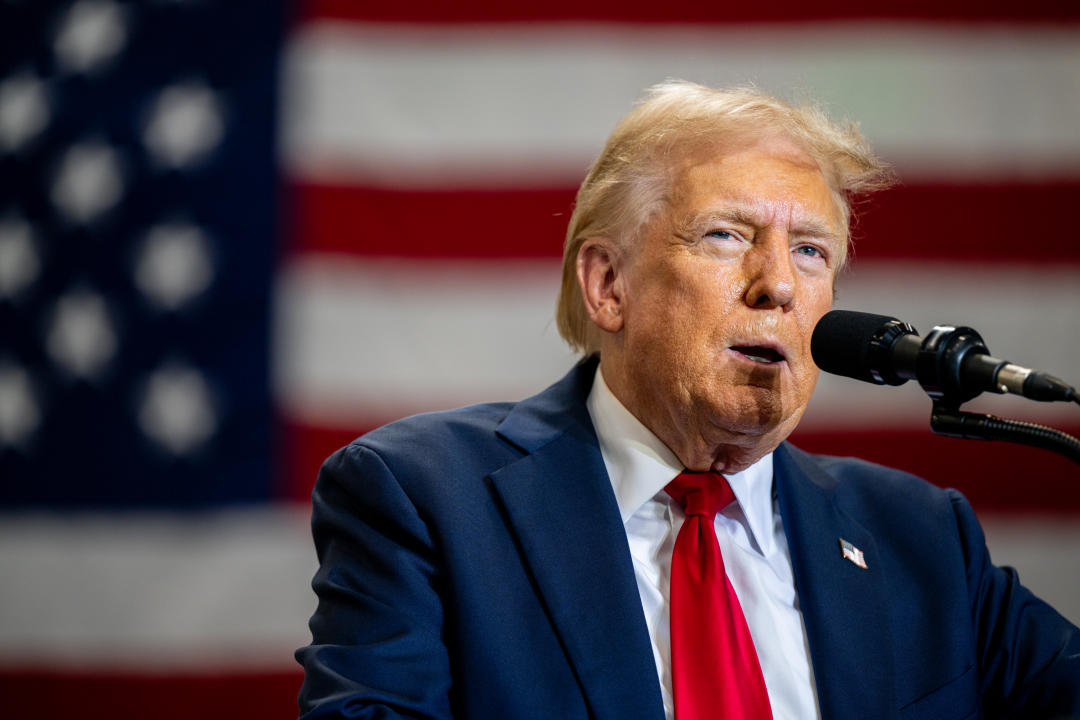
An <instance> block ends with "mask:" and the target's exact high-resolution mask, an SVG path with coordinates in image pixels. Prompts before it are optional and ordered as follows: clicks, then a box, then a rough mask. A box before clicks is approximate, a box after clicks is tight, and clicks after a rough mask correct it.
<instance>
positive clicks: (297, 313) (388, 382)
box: [275, 253, 1080, 429]
mask: <svg viewBox="0 0 1080 720" xmlns="http://www.w3.org/2000/svg"><path fill="white" fill-rule="evenodd" d="M558 285H559V269H558V262H557V261H554V260H552V261H536V262H496V261H491V262H479V263H466V262H435V261H416V260H412V261H401V260H383V259H374V258H360V257H350V258H342V257H339V256H331V255H319V254H315V253H311V254H306V255H304V256H301V257H300V258H298V259H296V260H294V261H293V262H292V263H290V264H289V265H288V266H287V267H286V268H285V271H284V273H283V277H282V283H281V285H280V286H279V288H280V296H279V298H278V301H277V303H276V305H277V308H278V317H277V326H276V331H275V336H276V337H277V338H279V340H280V342H279V347H278V348H277V352H276V357H277V358H278V361H279V365H278V368H277V379H276V387H277V392H278V394H279V400H280V402H281V405H282V406H283V407H284V408H286V409H287V410H288V413H289V415H290V416H291V417H293V418H295V419H298V420H306V421H309V422H312V423H313V424H316V425H320V426H334V425H341V426H343V427H349V426H358V427H364V426H365V424H366V423H370V422H379V423H381V422H385V421H387V420H390V419H393V418H396V417H400V416H402V415H406V414H411V413H413V412H420V411H424V410H436V409H445V408H450V407H456V406H458V405H464V404H468V403H473V402H481V401H489V400H516V399H520V398H522V397H525V396H527V395H530V394H532V393H535V392H537V391H539V390H541V389H543V388H544V387H546V386H547V385H548V384H550V383H551V382H553V381H554V380H556V379H557V378H559V377H560V376H561V375H562V374H563V373H564V372H566V370H567V369H568V368H569V367H570V366H571V365H572V364H573V362H574V359H575V358H574V356H573V355H572V354H571V353H570V351H569V349H568V348H567V347H566V346H565V344H564V343H563V342H562V340H561V339H560V338H559V337H558V334H557V332H556V330H555V327H554V307H555V294H556V292H557V289H558ZM837 307H842V308H846V309H856V310H863V311H867V312H879V313H882V314H887V315H894V316H897V317H899V318H900V319H902V320H906V321H908V322H910V323H912V324H913V325H915V327H916V328H917V329H918V330H919V331H920V332H921V333H923V334H925V333H927V332H929V331H930V329H931V328H932V327H933V326H934V325H945V324H951V325H967V326H970V327H973V328H975V329H976V330H977V331H978V332H980V333H981V334H982V335H983V338H984V339H985V340H986V342H987V346H988V347H989V348H990V350H991V352H992V353H993V354H994V355H995V356H997V357H1002V358H1005V359H1008V360H1011V361H1013V362H1016V363H1018V364H1022V365H1025V366H1030V367H1034V368H1037V369H1040V370H1045V371H1047V372H1050V373H1053V374H1056V375H1060V376H1061V377H1063V378H1065V379H1066V380H1069V379H1071V380H1072V381H1073V382H1080V377H1076V370H1075V358H1077V357H1080V314H1078V313H1077V312H1076V308H1077V307H1080V278H1078V277H1077V273H1076V271H1075V270H1072V269H1068V268H1067V269H1056V268H1048V267H1037V268H1036V267H1023V266H1021V267H1013V266H983V267H978V266H970V265H968V266H964V267H963V269H962V270H960V268H959V266H957V265H949V264H940V265H935V264H926V263H923V264H914V263H912V264H895V263H871V262H866V263H862V264H859V263H856V265H855V267H854V268H853V270H852V272H851V274H850V275H849V276H847V277H845V278H844V279H843V280H842V282H841V285H840V295H839V301H838V303H837ZM990 400H991V401H992V402H993V403H997V405H996V407H999V408H1001V407H1004V408H1005V409H999V410H998V412H1000V413H1001V414H1005V415H1009V414H1013V415H1017V414H1019V415H1020V416H1030V414H1031V413H1035V415H1034V418H1035V419H1041V420H1043V421H1044V422H1054V421H1055V419H1057V420H1061V419H1068V418H1070V417H1071V415H1070V412H1071V411H1070V410H1069V406H1064V405H1060V404H1059V405H1043V404H1035V403H1031V402H1029V401H1026V400H1022V399H1016V398H999V397H996V396H995V397H993V398H991V399H990ZM1001 403H1005V404H1004V405H1001ZM973 407H974V406H973ZM885 408H887V409H888V411H887V412H885ZM928 408H929V405H928V401H927V398H926V396H925V395H924V394H923V393H922V391H921V390H919V389H918V388H917V387H914V383H909V384H908V385H906V386H904V387H901V388H895V389H894V388H876V387H873V386H871V385H867V384H864V383H860V382H857V381H854V380H845V379H839V378H837V379H833V378H823V380H822V382H821V384H820V386H819V389H818V393H817V394H816V396H815V399H814V401H813V403H812V404H811V409H810V410H809V411H808V413H807V417H806V418H805V419H804V427H809V428H823V427H829V428H837V429H839V428H843V427H849V428H864V429H865V428H866V427H867V426H877V427H882V428H888V427H897V426H907V427H912V426H916V427H923V426H925V424H926V421H927V418H928ZM1073 414H1074V413H1073Z"/></svg>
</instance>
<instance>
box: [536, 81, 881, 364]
mask: <svg viewBox="0 0 1080 720" xmlns="http://www.w3.org/2000/svg"><path fill="white" fill-rule="evenodd" d="M770 135H780V136H783V137H786V138H788V139H790V140H791V141H793V142H794V143H796V145H798V146H799V147H800V148H801V149H803V150H804V151H805V152H806V153H807V154H808V155H810V157H812V158H813V159H814V160H815V161H816V162H817V164H818V167H819V168H820V169H821V172H822V174H823V175H824V177H825V181H826V182H827V183H828V185H829V188H830V190H831V191H832V195H833V200H834V202H835V203H836V206H837V209H838V210H839V212H840V218H841V224H842V228H841V229H842V231H843V233H844V235H845V237H846V236H847V234H848V232H849V226H850V217H851V206H850V202H851V198H852V196H854V195H856V194H859V193H864V192H870V191H873V190H877V189H881V188H883V187H887V186H888V185H889V184H890V183H891V179H892V178H891V174H890V173H889V171H888V170H887V169H886V167H885V165H884V164H883V163H882V162H881V161H880V160H878V158H877V157H876V156H875V155H874V153H873V151H871V149H870V146H869V144H868V143H867V141H866V139H865V138H864V137H863V136H862V134H861V133H860V132H859V129H858V127H857V126H856V125H855V124H853V123H849V122H844V123H834V122H832V121H831V120H829V118H828V117H827V116H826V115H825V113H824V112H822V111H821V110H820V109H819V108H817V107H816V106H812V105H806V106H800V107H796V106H793V105H790V104H788V103H786V102H784V101H782V100H779V99H777V98H775V97H772V96H770V95H768V94H766V93H764V92H762V91H760V90H758V89H756V88H752V87H741V88H734V89H728V90H715V89H713V88H709V87H705V86H704V85H698V84H695V83H690V82H685V81H682V80H669V81H667V82H664V83H661V84H659V85H655V86H653V87H651V88H649V89H648V90H646V92H645V94H644V96H643V97H642V99H641V101H640V102H639V103H638V106H637V107H636V108H635V109H634V110H633V111H632V112H630V113H629V114H628V115H627V116H626V117H625V118H623V120H622V121H621V122H620V123H619V124H618V125H617V126H616V127H615V130H614V131H613V132H612V134H611V137H610V138H608V141H607V145H605V146H604V150H603V152H601V153H600V156H599V157H598V158H597V159H596V161H595V162H594V163H593V165H592V167H591V168H590V170H589V173H588V175H587V176H586V177H585V181H584V182H582V184H581V188H580V189H579V190H578V193H577V200H576V202H575V206H574V213H573V215H572V216H571V217H570V225H569V227H568V228H567V231H566V244H565V245H564V248H563V268H562V287H561V289H560V292H559V300H558V306H557V309H556V322H557V324H558V328H559V334H560V335H562V337H563V339H565V340H566V341H567V342H568V343H569V344H570V346H571V347H573V348H574V349H576V350H579V351H581V352H583V353H586V354H588V353H593V352H596V351H598V350H599V336H598V334H597V331H596V329H595V327H594V326H593V324H592V322H591V321H590V320H589V317H588V315H587V314H586V312H585V304H584V300H583V298H582V295H581V288H580V287H579V286H578V279H577V256H578V250H579V249H580V248H581V245H582V243H583V242H585V240H586V239H587V238H590V237H598V236H603V237H608V238H610V239H612V240H613V241H615V242H617V243H619V244H620V245H621V246H623V247H624V248H627V249H629V248H631V247H632V245H633V244H634V243H635V242H636V241H637V240H638V239H639V238H640V236H641V233H642V232H643V231H644V229H645V228H646V227H647V226H648V224H649V222H650V221H651V220H652V219H653V218H654V217H655V216H656V215H657V213H658V212H659V211H660V209H661V207H662V206H663V204H664V203H665V201H667V200H669V199H670V194H671V193H672V191H673V189H674V187H673V186H674V183H675V182H676V180H677V177H678V174H679V172H680V170H681V168H682V165H683V163H684V162H685V160H686V159H687V158H688V156H690V155H692V154H694V153H696V152H698V151H701V150H703V149H705V148H706V147H708V146H715V145H718V144H721V143H724V142H730V141H734V140H741V139H747V138H760V137H765V136H770ZM845 246H846V243H845Z"/></svg>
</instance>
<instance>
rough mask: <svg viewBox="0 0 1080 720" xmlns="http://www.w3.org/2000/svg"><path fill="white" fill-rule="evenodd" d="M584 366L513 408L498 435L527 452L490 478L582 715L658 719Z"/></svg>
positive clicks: (641, 621)
mask: <svg viewBox="0 0 1080 720" xmlns="http://www.w3.org/2000/svg"><path fill="white" fill-rule="evenodd" d="M594 368H595V365H594V364H585V365H583V366H579V367H578V368H577V369H576V370H575V371H574V372H573V373H571V375H570V376H568V377H567V379H566V380H564V381H563V382H562V383H559V384H558V385H556V386H554V387H553V388H552V390H550V391H549V392H547V393H544V394H542V395H540V396H537V398H533V399H531V400H529V401H526V402H525V403H522V404H519V405H518V406H517V407H516V408H515V410H514V412H513V413H512V414H511V415H510V416H509V417H508V418H507V420H506V421H505V422H504V423H503V425H502V426H501V427H500V429H499V434H500V435H502V436H503V437H504V438H506V439H508V440H510V441H511V442H514V443H515V444H518V445H519V446H520V447H522V449H523V450H525V451H527V452H528V454H527V455H525V456H524V457H522V458H521V459H519V460H517V461H516V462H514V463H511V464H510V465H507V466H505V467H503V468H502V469H500V470H499V471H497V472H495V473H493V474H492V476H491V479H492V482H493V485H494V488H495V490H496V492H497V493H498V495H499V498H500V500H501V501H502V503H503V506H504V507H505V509H506V515H507V518H508V520H509V523H510V525H511V528H512V530H513V532H514V533H515V535H516V537H517V539H518V542H519V544H520V547H521V551H522V554H523V555H524V556H525V560H526V562H527V564H528V566H529V569H530V570H531V572H532V575H533V577H534V579H535V581H536V586H537V588H538V590H539V593H540V595H541V596H542V597H543V600H544V603H545V605H546V607H547V609H548V613H549V614H550V617H551V622H552V624H553V625H554V626H555V629H556V632H557V633H558V634H559V637H560V639H561V641H562V645H563V647H564V648H565V650H566V654H567V657H568V658H569V661H570V664H571V665H572V667H573V668H574V671H575V673H576V675H577V678H578V680H579V682H580V683H581V688H582V692H583V693H584V695H585V697H586V699H587V702H588V704H589V706H590V709H591V711H592V715H593V716H594V717H596V718H598V719H604V718H610V719H612V720H614V719H615V718H628V717H645V718H648V717H655V718H662V717H663V714H664V709H663V703H662V700H661V695H660V683H659V680H658V678H657V674H656V665H655V662H654V660H653V654H652V644H651V641H650V639H649V634H648V629H647V627H646V625H645V617H644V614H643V612H642V609H641V599H640V597H639V596H638V591H637V584H636V581H635V579H634V570H633V565H632V560H631V558H630V551H629V547H628V546H627V542H626V532H625V529H624V528H623V524H622V519H621V518H620V516H619V511H618V507H617V505H616V502H615V496H614V493H613V492H612V490H611V484H610V481H609V480H608V477H607V471H606V469H605V468H604V463H603V458H602V456H601V454H600V449H599V446H598V444H597V441H596V436H595V433H594V431H593V429H592V424H591V422H590V421H589V420H588V411H587V410H586V409H585V405H584V397H585V396H584V395H583V394H582V392H583V391H584V393H586V394H587V388H588V385H589V384H591V381H592V369H594ZM585 374H587V378H584V377H582V376H583V375H585ZM583 380H585V381H587V382H584V383H583ZM568 390H569V391H570V392H567V391H568ZM567 401H569V402H567ZM557 404H562V405H564V406H563V407H561V408H556V407H553V406H554V405H557ZM570 406H572V407H570ZM555 418H559V421H558V422H559V423H560V425H561V426H558V427H557V426H555V425H551V424H548V422H547V421H548V420H551V422H555Z"/></svg>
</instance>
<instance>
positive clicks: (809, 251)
mask: <svg viewBox="0 0 1080 720" xmlns="http://www.w3.org/2000/svg"><path fill="white" fill-rule="evenodd" d="M795 252H796V253H798V254H800V255H805V256H806V257H812V258H824V257H825V253H823V252H822V251H821V248H818V247H814V246H813V245H799V246H798V247H797V248H795Z"/></svg>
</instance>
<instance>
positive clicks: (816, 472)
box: [785, 444, 960, 508]
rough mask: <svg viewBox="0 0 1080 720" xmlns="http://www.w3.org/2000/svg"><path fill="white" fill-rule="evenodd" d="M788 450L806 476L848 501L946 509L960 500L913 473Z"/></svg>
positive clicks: (790, 447)
mask: <svg viewBox="0 0 1080 720" xmlns="http://www.w3.org/2000/svg"><path fill="white" fill-rule="evenodd" d="M785 449H786V450H787V451H788V453H789V455H790V457H791V460H792V461H793V462H794V463H795V464H796V465H797V466H798V467H799V469H800V470H802V471H803V472H804V473H805V474H806V475H808V476H809V477H811V478H812V479H814V481H815V482H817V483H818V484H820V485H823V486H825V487H827V488H828V489H830V490H831V491H832V492H835V493H836V494H837V496H838V497H841V498H847V499H849V501H857V502H860V503H861V502H873V503H875V504H880V503H896V504H899V505H901V506H909V507H911V506H923V507H927V506H937V507H941V508H945V507H949V506H951V505H952V503H953V502H954V501H955V500H956V499H957V498H959V497H960V494H959V493H957V492H956V491H955V490H947V489H942V488H940V487H938V486H937V485H934V484H933V483H930V482H928V481H926V480H924V479H923V478H921V477H919V476H917V475H913V474H912V473H909V472H906V471H904V470H899V469H897V468H892V467H888V466H885V465H879V464H877V463H872V462H870V461H868V460H863V459H861V458H856V457H838V456H833V455H815V454H813V453H808V452H805V451H803V450H800V449H798V448H797V447H794V446H792V445H790V444H785Z"/></svg>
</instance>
